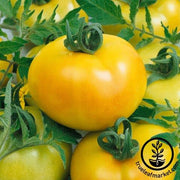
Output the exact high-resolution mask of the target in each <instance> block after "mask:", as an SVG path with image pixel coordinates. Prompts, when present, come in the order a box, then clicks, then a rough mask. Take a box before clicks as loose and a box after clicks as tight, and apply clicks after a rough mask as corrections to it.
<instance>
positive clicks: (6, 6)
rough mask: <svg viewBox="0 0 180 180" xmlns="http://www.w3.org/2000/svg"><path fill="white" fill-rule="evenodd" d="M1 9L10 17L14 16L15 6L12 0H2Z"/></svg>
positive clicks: (0, 1) (0, 2)
mask: <svg viewBox="0 0 180 180" xmlns="http://www.w3.org/2000/svg"><path fill="white" fill-rule="evenodd" d="M0 11H1V13H2V14H3V15H4V16H6V17H9V18H12V17H13V7H12V5H11V1H10V0H6V1H5V0H0Z"/></svg>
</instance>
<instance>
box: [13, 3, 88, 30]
mask: <svg viewBox="0 0 180 180" xmlns="http://www.w3.org/2000/svg"><path fill="white" fill-rule="evenodd" d="M11 2H12V4H15V2H16V0H11ZM57 5H58V8H57V9H56V16H55V20H56V21H60V20H62V19H63V18H64V17H65V16H66V14H67V13H68V12H69V11H71V10H73V9H75V8H77V7H79V5H78V4H77V2H76V1H75V0H50V1H49V2H48V3H46V4H43V5H36V4H32V5H31V6H30V10H34V13H33V15H32V16H31V17H30V18H29V19H28V20H27V21H26V24H27V25H28V26H32V25H33V24H34V23H35V22H36V19H37V16H38V15H39V13H40V12H41V11H42V10H43V14H42V19H49V18H50V17H51V15H52V13H53V11H54V9H55V8H56V6H57ZM23 9H24V0H23V1H22V2H21V7H20V9H19V12H18V15H17V16H18V18H20V17H21V14H22V12H23ZM80 15H81V16H82V17H85V18H86V19H87V15H86V14H85V12H84V11H80Z"/></svg>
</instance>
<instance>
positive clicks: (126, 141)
mask: <svg viewBox="0 0 180 180" xmlns="http://www.w3.org/2000/svg"><path fill="white" fill-rule="evenodd" d="M121 123H123V126H124V130H123V133H122V134H118V128H119V126H120V124H121ZM97 141H98V144H99V146H100V147H101V148H102V149H104V150H105V151H107V152H109V153H110V154H112V155H113V157H114V158H115V159H118V160H125V159H129V158H132V157H133V156H134V155H135V154H136V153H137V152H138V151H139V143H138V142H137V141H136V140H135V139H132V128H131V124H130V121H129V120H128V119H126V118H124V117H122V118H119V119H118V120H117V121H116V122H115V124H114V126H113V127H112V128H108V129H107V130H106V131H104V132H102V133H101V134H100V135H99V136H98V139H97Z"/></svg>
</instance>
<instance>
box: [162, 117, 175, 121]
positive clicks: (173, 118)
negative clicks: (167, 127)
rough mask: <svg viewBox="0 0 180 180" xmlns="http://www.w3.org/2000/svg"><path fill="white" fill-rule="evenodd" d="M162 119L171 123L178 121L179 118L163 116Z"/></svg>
mask: <svg viewBox="0 0 180 180" xmlns="http://www.w3.org/2000/svg"><path fill="white" fill-rule="evenodd" d="M161 117H162V118H163V119H165V120H166V121H170V122H173V121H176V119H177V116H161Z"/></svg>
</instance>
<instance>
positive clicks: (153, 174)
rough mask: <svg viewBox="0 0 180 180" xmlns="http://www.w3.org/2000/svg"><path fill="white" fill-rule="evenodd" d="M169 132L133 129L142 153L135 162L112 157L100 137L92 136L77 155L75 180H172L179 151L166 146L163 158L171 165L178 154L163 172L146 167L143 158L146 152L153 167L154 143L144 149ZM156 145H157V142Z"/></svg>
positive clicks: (143, 126) (141, 127)
mask: <svg viewBox="0 0 180 180" xmlns="http://www.w3.org/2000/svg"><path fill="white" fill-rule="evenodd" d="M165 132H168V131H167V129H165V128H163V127H160V126H156V125H152V124H138V125H133V132H132V138H133V139H136V140H137V141H138V142H139V151H138V153H137V154H136V155H135V156H134V157H133V158H130V159H126V160H123V161H120V160H117V159H114V157H113V156H112V155H111V154H110V153H108V152H107V151H105V150H103V149H101V148H100V146H99V145H98V143H97V137H98V136H99V133H89V134H88V135H86V136H85V137H84V138H83V139H82V141H81V142H80V143H79V144H78V145H77V147H76V149H75V151H74V153H73V156H72V161H71V168H70V169H71V179H72V180H85V179H86V180H151V179H153V178H157V177H159V178H160V179H163V180H172V179H173V178H174V175H175V172H173V171H172V170H171V169H172V167H173V166H174V164H175V163H176V161H177V154H178V152H179V151H178V148H174V150H173V151H171V148H170V147H169V146H167V145H166V144H165V143H163V145H162V147H163V148H164V152H163V154H162V155H163V158H164V159H165V160H166V161H167V162H170V161H171V157H173V156H172V154H173V152H174V157H173V160H172V162H171V163H170V165H169V166H168V167H166V168H165V169H163V170H152V169H150V168H149V167H147V166H146V165H145V164H144V163H143V160H142V157H141V151H142V152H143V158H144V160H145V162H147V163H149V162H148V160H149V159H153V158H152V155H153V152H152V150H153V146H152V143H151V142H150V143H148V144H147V146H145V148H144V149H143V146H144V144H145V143H146V142H147V141H148V140H150V138H151V137H152V136H154V135H156V134H159V133H165ZM152 142H153V141H152ZM154 142H155V143H157V141H156V140H155V141H154ZM159 150H160V149H159ZM167 162H166V163H167ZM164 174H165V175H164ZM167 174H168V175H167Z"/></svg>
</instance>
